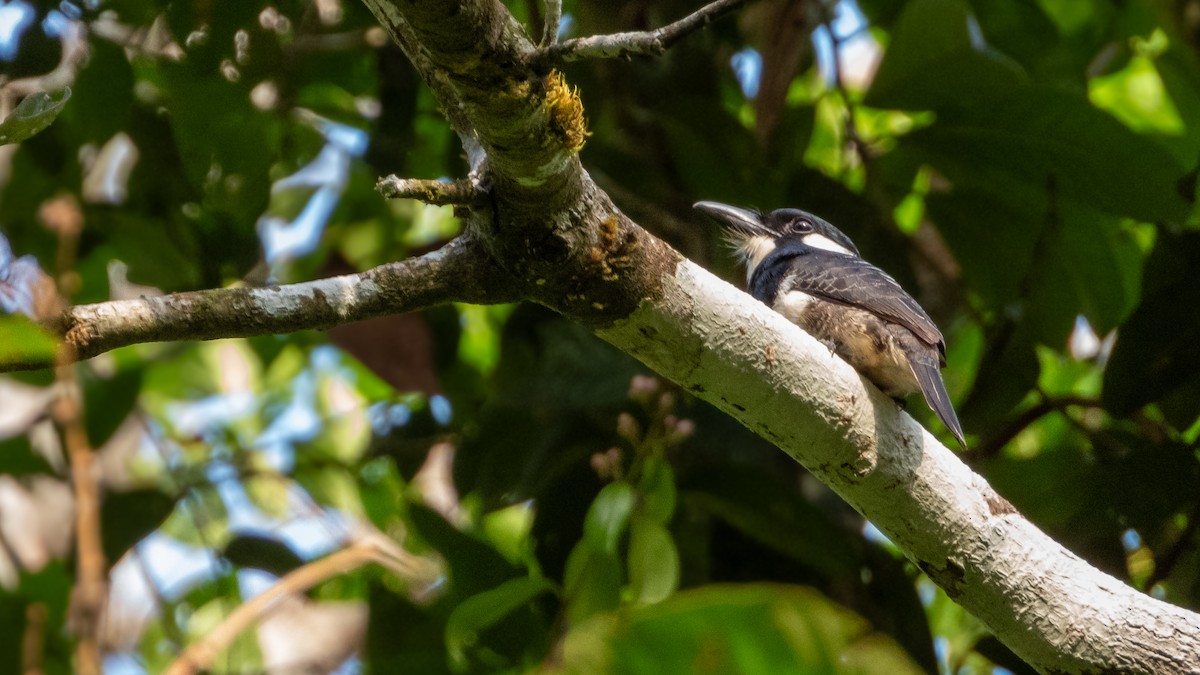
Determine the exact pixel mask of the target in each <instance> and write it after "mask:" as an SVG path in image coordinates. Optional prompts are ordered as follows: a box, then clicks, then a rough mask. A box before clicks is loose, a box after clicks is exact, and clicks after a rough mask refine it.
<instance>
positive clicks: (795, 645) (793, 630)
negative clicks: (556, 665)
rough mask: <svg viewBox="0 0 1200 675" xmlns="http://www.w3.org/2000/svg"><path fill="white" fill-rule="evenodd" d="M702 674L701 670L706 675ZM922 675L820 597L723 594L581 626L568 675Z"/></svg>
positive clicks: (677, 599) (763, 588)
mask: <svg viewBox="0 0 1200 675" xmlns="http://www.w3.org/2000/svg"><path fill="white" fill-rule="evenodd" d="M698 666H702V667H699V668H698ZM697 670H700V671H702V672H707V673H828V674H837V673H855V674H857V675H869V674H873V673H878V674H880V675H884V674H887V675H899V674H903V673H920V672H922V671H921V669H920V668H919V667H917V665H916V664H914V663H913V662H912V660H911V659H910V658H909V656H908V654H907V653H905V651H904V650H903V649H902V648H900V646H899V645H897V644H896V643H895V642H893V641H892V640H891V639H890V638H888V637H886V636H884V635H882V634H880V633H876V632H873V631H872V630H871V627H870V624H868V623H867V621H866V620H865V619H863V618H862V617H860V616H858V615H856V614H854V613H853V612H850V611H849V610H846V609H843V608H842V607H840V606H838V605H837V604H836V603H834V602H832V601H830V600H827V599H826V598H824V597H822V596H821V595H820V594H818V593H817V592H815V591H813V590H811V589H808V588H803V587H798V586H786V585H782V584H755V585H738V586H734V585H715V586H707V587H704V588H699V589H695V590H691V591H684V592H682V593H679V594H677V595H675V596H674V597H672V598H669V599H667V600H665V601H663V602H661V603H659V604H657V605H649V606H641V607H632V608H629V609H626V610H622V611H620V612H618V613H616V614H615V615H608V616H600V617H596V618H595V619H593V620H591V621H588V622H586V623H584V624H581V625H577V626H575V627H574V628H573V629H572V630H571V631H570V632H569V633H568V634H567V637H566V641H565V643H564V645H563V660H562V663H561V672H589V673H622V674H625V675H639V674H641V673H647V674H650V673H653V674H655V675H657V674H658V673H681V672H697Z"/></svg>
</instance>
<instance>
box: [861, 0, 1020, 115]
mask: <svg viewBox="0 0 1200 675" xmlns="http://www.w3.org/2000/svg"><path fill="white" fill-rule="evenodd" d="M974 21H975V19H974V17H972V16H971V12H970V8H969V7H968V6H967V4H966V3H965V2H963V1H962V0H914V1H913V2H910V3H908V5H907V7H906V8H905V10H904V13H903V14H902V15H901V17H900V20H899V22H898V23H897V24H896V27H895V28H894V29H893V31H892V42H891V44H890V45H889V46H888V49H887V52H886V53H885V54H884V57H883V62H882V63H880V65H879V72H878V73H877V74H876V76H875V79H874V81H873V82H872V84H871V89H870V90H869V91H868V92H867V96H866V100H865V101H864V103H865V104H866V105H868V106H871V107H874V108H898V109H903V110H928V109H934V108H940V107H942V106H945V105H948V104H958V103H962V102H964V101H980V100H987V99H992V98H997V97H999V96H1003V95H1006V94H1008V93H1010V92H1012V91H1013V90H1014V89H1016V88H1017V87H1018V86H1020V85H1021V84H1023V83H1025V82H1026V81H1027V79H1028V78H1027V77H1026V75H1025V72H1024V70H1022V68H1021V67H1020V66H1019V65H1018V64H1017V63H1016V62H1015V61H1013V60H1012V59H1010V58H1009V57H1007V56H1005V55H1003V54H1001V53H1000V52H998V51H996V50H994V49H992V48H990V47H988V46H987V45H986V44H985V43H984V42H983V38H982V36H981V35H979V33H978V27H977V26H974Z"/></svg>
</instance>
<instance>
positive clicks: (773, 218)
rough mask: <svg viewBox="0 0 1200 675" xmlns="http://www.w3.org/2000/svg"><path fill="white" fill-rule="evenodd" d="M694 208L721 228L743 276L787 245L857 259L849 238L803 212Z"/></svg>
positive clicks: (711, 204)
mask: <svg viewBox="0 0 1200 675" xmlns="http://www.w3.org/2000/svg"><path fill="white" fill-rule="evenodd" d="M695 208H696V209H698V210H699V211H701V212H703V213H705V214H707V215H708V216H710V217H712V218H713V219H715V220H717V221H718V222H720V223H721V224H722V225H725V227H726V228H727V229H726V232H727V235H728V239H729V243H730V244H731V245H733V248H734V250H735V251H737V253H738V255H739V256H740V257H741V258H742V259H743V260H745V262H746V268H747V276H749V275H751V274H753V273H754V270H755V268H757V267H758V265H759V263H761V262H762V261H763V259H764V258H766V257H767V255H768V254H769V253H771V251H774V250H775V249H776V248H777V247H779V246H780V245H783V244H785V243H789V242H798V243H802V244H804V245H805V246H808V247H811V248H819V249H821V250H824V251H832V252H834V253H840V254H842V255H850V256H855V257H858V256H859V252H858V247H856V246H855V245H854V242H852V241H850V237H847V236H846V235H845V234H844V233H843V232H842V231H841V230H839V229H837V228H836V227H834V226H833V225H832V224H830V223H829V222H828V221H826V220H824V219H823V218H819V217H817V216H814V215H813V214H811V213H808V212H807V211H801V210H800V209H775V210H774V211H769V212H764V211H753V210H750V209H743V208H739V207H736V206H730V205H728V204H722V203H720V202H696V204H695Z"/></svg>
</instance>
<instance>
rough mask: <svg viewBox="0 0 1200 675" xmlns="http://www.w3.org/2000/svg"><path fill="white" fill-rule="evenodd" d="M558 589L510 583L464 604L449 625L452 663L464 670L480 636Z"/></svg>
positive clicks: (537, 581) (527, 581)
mask: <svg viewBox="0 0 1200 675" xmlns="http://www.w3.org/2000/svg"><path fill="white" fill-rule="evenodd" d="M554 588H555V587H554V584H553V583H551V582H550V581H548V580H546V579H541V578H533V577H527V578H520V579H510V580H509V581H506V582H504V583H503V584H501V585H499V586H497V587H496V588H493V589H491V590H489V591H484V592H482V593H479V594H477V595H474V596H472V597H470V598H467V599H466V600H464V601H463V602H462V603H460V604H459V605H458V606H457V607H455V608H454V611H453V612H451V613H450V618H449V619H448V620H447V621H446V649H447V650H449V652H450V659H451V661H452V662H453V663H454V664H456V665H457V666H458V667H460V668H463V667H465V666H466V665H467V656H466V651H467V650H468V649H469V648H470V647H471V646H472V645H474V644H475V642H476V641H477V640H478V638H479V633H480V632H482V631H483V630H485V629H487V628H489V627H491V626H492V625H494V624H496V623H497V622H498V621H500V620H501V619H503V618H504V617H506V616H508V615H509V614H511V613H512V612H513V611H514V610H516V609H517V608H519V607H522V606H523V605H526V604H528V603H529V602H530V601H531V600H533V599H534V598H536V597H537V596H539V595H541V594H542V593H546V592H553V591H554Z"/></svg>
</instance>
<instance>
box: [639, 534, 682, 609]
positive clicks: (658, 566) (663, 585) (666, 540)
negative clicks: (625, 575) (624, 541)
mask: <svg viewBox="0 0 1200 675" xmlns="http://www.w3.org/2000/svg"><path fill="white" fill-rule="evenodd" d="M628 565H629V585H630V587H631V588H632V590H633V596H634V598H636V599H637V601H638V602H641V603H644V604H653V603H656V602H660V601H662V600H664V599H665V598H667V597H669V596H670V595H671V594H672V593H674V592H675V589H676V588H677V587H678V586H679V551H678V550H677V549H676V548H675V540H674V539H672V538H671V533H670V532H669V531H667V528H665V527H663V526H662V524H661V523H659V522H657V521H655V520H652V519H650V518H647V517H645V516H642V515H641V514H639V515H636V516H634V518H633V522H632V524H631V526H630V528H629V560H628Z"/></svg>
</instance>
